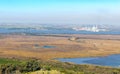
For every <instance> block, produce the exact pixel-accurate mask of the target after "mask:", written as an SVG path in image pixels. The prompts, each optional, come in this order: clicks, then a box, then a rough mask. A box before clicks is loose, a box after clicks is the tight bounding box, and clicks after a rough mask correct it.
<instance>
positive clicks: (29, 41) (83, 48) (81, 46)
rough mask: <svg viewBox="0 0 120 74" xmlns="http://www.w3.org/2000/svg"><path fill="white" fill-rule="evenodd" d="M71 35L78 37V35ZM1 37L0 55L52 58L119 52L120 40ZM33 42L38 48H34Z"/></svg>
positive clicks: (23, 36)
mask: <svg viewBox="0 0 120 74" xmlns="http://www.w3.org/2000/svg"><path fill="white" fill-rule="evenodd" d="M65 36H66V35H65ZM68 36H71V35H68ZM73 36H76V37H79V36H80V35H78V36H77V35H73ZM81 36H82V35H81ZM2 37H4V38H0V56H1V57H15V58H37V59H52V58H68V57H69V58H72V57H90V56H105V55H110V54H119V53H120V40H119V39H118V37H114V36H111V39H110V38H108V39H107V38H106V37H107V36H106V35H102V37H101V36H98V37H97V36H95V35H91V36H88V35H86V37H85V35H83V38H81V37H80V39H77V40H75V41H70V40H68V38H69V37H55V36H25V35H5V36H2ZM94 37H95V38H94ZM96 37H97V38H96ZM86 38H87V39H86ZM35 44H37V45H39V46H40V48H36V47H35ZM44 45H52V46H55V48H42V46H44Z"/></svg>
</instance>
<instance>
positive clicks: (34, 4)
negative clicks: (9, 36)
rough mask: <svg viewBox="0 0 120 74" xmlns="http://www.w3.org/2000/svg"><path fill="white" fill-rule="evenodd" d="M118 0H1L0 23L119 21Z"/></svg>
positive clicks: (108, 22)
mask: <svg viewBox="0 0 120 74" xmlns="http://www.w3.org/2000/svg"><path fill="white" fill-rule="evenodd" d="M119 19H120V0H0V22H23V23H24V22H28V23H30V22H32V23H50V24H56V23H57V24H120V22H119Z"/></svg>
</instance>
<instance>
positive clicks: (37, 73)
mask: <svg viewBox="0 0 120 74" xmlns="http://www.w3.org/2000/svg"><path fill="white" fill-rule="evenodd" d="M26 74H64V73H61V72H60V71H57V70H51V71H47V70H46V71H43V70H40V71H35V72H29V73H26Z"/></svg>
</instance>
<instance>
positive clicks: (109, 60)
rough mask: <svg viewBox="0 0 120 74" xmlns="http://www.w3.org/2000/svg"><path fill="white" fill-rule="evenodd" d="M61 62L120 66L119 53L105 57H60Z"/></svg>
mask: <svg viewBox="0 0 120 74" xmlns="http://www.w3.org/2000/svg"><path fill="white" fill-rule="evenodd" d="M58 60H59V61H62V62H73V63H76V64H93V65H101V66H110V67H120V54H117V55H110V56H105V57H89V58H67V59H66V58H60V59H58Z"/></svg>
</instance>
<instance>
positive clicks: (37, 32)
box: [0, 28, 120, 35]
mask: <svg viewBox="0 0 120 74" xmlns="http://www.w3.org/2000/svg"><path fill="white" fill-rule="evenodd" d="M12 33H13V34H20V33H25V34H32V35H41V34H113V35H116V34H120V31H106V32H89V31H75V30H72V29H62V30H61V29H48V30H36V29H6V28H0V34H12Z"/></svg>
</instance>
